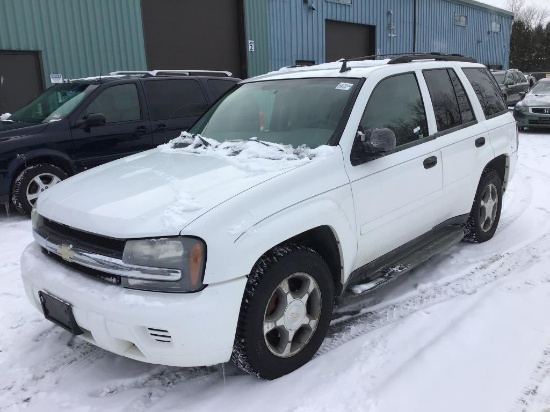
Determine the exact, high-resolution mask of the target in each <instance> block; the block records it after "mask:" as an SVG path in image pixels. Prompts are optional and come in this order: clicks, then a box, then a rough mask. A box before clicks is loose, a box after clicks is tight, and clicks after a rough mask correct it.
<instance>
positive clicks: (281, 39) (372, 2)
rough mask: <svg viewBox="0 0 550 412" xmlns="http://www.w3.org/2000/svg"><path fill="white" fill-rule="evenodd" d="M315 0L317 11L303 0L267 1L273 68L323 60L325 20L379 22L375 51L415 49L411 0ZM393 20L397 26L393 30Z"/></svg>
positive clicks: (398, 51) (376, 23)
mask: <svg viewBox="0 0 550 412" xmlns="http://www.w3.org/2000/svg"><path fill="white" fill-rule="evenodd" d="M260 1H261V0H260ZM312 1H313V4H314V5H315V7H316V9H317V10H316V11H313V10H311V9H309V7H308V6H307V5H306V4H304V2H303V1H302V0H269V1H268V4H269V10H268V16H269V18H268V24H269V36H270V70H275V69H278V68H280V67H282V66H288V65H290V64H294V62H295V61H296V60H313V61H315V62H316V63H323V62H324V61H325V20H339V21H345V22H350V23H358V24H368V25H373V26H376V39H375V42H376V52H379V53H400V52H408V51H411V50H412V23H413V2H412V0H354V1H353V2H352V4H351V5H344V4H337V3H333V2H327V1H325V0H312ZM389 11H391V12H392V13H393V14H392V15H390V14H389ZM390 22H393V24H394V26H395V29H394V30H391V31H390V30H389V28H388V25H389V24H390ZM390 34H395V37H390Z"/></svg>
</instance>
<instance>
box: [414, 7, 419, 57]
mask: <svg viewBox="0 0 550 412" xmlns="http://www.w3.org/2000/svg"><path fill="white" fill-rule="evenodd" d="M417 1H418V0H414V13H413V53H416V18H417V13H418V4H417Z"/></svg>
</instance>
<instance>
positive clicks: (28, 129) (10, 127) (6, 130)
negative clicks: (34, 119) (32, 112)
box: [0, 122, 48, 139]
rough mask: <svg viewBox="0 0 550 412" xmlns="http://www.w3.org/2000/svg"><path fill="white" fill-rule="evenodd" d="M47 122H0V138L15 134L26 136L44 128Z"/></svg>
mask: <svg viewBox="0 0 550 412" xmlns="http://www.w3.org/2000/svg"><path fill="white" fill-rule="evenodd" d="M47 126H48V124H47V123H38V124H36V123H28V122H13V123H6V122H0V139H2V138H6V137H15V136H28V135H31V134H36V133H39V132H41V131H42V130H44V129H45V128H46V127H47Z"/></svg>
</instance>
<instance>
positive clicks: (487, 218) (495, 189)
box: [464, 170, 502, 243]
mask: <svg viewBox="0 0 550 412" xmlns="http://www.w3.org/2000/svg"><path fill="white" fill-rule="evenodd" d="M495 199H496V201H497V203H496V204H495V203H494V200H495ZM484 204H492V206H491V208H490V210H489V207H486V206H484ZM501 210H502V181H501V180H500V176H499V175H498V173H497V172H496V171H494V170H489V171H486V172H484V174H483V175H482V176H481V179H480V181H479V184H478V186H477V191H476V195H475V198H474V203H473V205H472V210H471V211H470V216H469V217H468V221H467V222H466V226H465V227H464V240H465V241H467V242H473V243H483V242H486V241H488V240H489V239H491V238H492V237H493V236H494V234H495V231H496V230H497V227H498V222H499V221H500V212H501Z"/></svg>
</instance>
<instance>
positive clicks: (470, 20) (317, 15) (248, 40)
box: [0, 0, 513, 113]
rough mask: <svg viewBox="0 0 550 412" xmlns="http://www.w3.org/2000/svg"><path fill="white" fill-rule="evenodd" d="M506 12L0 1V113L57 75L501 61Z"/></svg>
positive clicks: (506, 39)
mask: <svg viewBox="0 0 550 412" xmlns="http://www.w3.org/2000/svg"><path fill="white" fill-rule="evenodd" d="M512 19H513V14H512V13H510V12H507V11H505V10H502V9H498V8H495V7H491V6H488V5H485V4H482V3H479V2H476V1H473V0H201V1H200V2H198V1H197V2H190V1H185V0H0V113H3V112H6V111H11V110H15V109H16V108H18V107H20V106H21V105H23V104H24V103H25V102H26V101H28V100H29V99H31V98H32V97H33V96H35V95H37V94H38V93H39V92H40V91H42V90H43V89H44V88H45V87H47V86H49V85H50V82H51V80H53V81H55V79H57V78H58V77H57V76H55V75H62V76H63V78H75V77H86V76H94V75H99V74H105V73H108V72H110V71H114V70H145V69H192V68H198V69H213V70H229V71H231V72H233V73H234V74H235V75H236V76H238V77H242V78H245V77H250V76H255V75H259V74H262V73H265V72H267V71H270V70H276V69H278V68H280V67H282V66H289V65H293V64H313V63H322V62H325V61H331V60H336V59H339V58H342V57H345V58H350V57H358V56H366V55H374V54H386V53H405V52H413V51H417V52H425V51H436V52H444V53H460V54H465V55H469V56H472V57H475V58H476V59H478V61H480V62H482V63H484V64H487V65H491V66H495V67H504V68H507V67H508V56H509V44H510V30H511V23H512ZM52 75H53V76H52Z"/></svg>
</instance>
